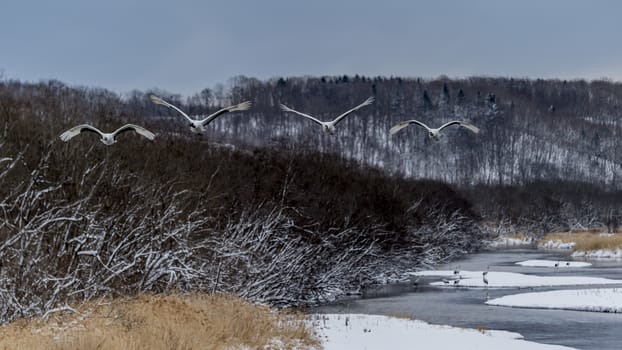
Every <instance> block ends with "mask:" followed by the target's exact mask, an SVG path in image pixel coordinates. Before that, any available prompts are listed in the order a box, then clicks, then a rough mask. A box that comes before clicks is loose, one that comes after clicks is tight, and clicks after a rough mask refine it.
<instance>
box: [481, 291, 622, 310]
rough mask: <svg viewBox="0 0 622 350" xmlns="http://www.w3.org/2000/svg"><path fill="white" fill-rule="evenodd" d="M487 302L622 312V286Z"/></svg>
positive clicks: (550, 292)
mask: <svg viewBox="0 0 622 350" xmlns="http://www.w3.org/2000/svg"><path fill="white" fill-rule="evenodd" d="M486 304H488V305H497V306H511V307H526V308H539V309H540V308H541V309H564V310H578V311H597V312H622V288H597V289H576V290H554V291H548V292H535V293H521V294H514V295H507V296H504V297H501V298H497V299H492V300H488V301H487V302H486Z"/></svg>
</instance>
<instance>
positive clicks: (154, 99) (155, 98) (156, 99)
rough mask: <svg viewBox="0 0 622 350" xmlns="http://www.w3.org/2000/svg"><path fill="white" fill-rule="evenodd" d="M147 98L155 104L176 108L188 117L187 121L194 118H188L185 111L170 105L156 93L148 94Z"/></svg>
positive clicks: (191, 120)
mask: <svg viewBox="0 0 622 350" xmlns="http://www.w3.org/2000/svg"><path fill="white" fill-rule="evenodd" d="M149 98H150V99H151V102H153V103H155V104H157V105H163V106H166V107H169V108H172V109H174V110H176V111H177V112H179V113H181V115H183V116H184V117H185V118H186V119H188V121H189V122H190V123H192V122H194V121H195V120H194V119H192V118H190V116H189V115H187V114H186V113H184V111H182V110H181V109H179V108H177V107H176V106H175V105H172V104H170V103H168V102H166V101H164V100H163V99H161V98H159V97H158V96H156V95H150V96H149Z"/></svg>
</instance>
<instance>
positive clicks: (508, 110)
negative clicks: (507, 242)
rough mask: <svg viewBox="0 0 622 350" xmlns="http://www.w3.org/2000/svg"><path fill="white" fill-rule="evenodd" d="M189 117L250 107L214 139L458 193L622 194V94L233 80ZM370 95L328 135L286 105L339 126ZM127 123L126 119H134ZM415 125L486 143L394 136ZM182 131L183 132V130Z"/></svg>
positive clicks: (588, 88) (136, 107) (220, 126)
mask: <svg viewBox="0 0 622 350" xmlns="http://www.w3.org/2000/svg"><path fill="white" fill-rule="evenodd" d="M145 94H146V93H141V92H135V93H132V94H130V95H129V96H128V98H126V99H125V100H124V104H125V105H126V107H127V108H129V111H131V113H132V114H136V115H141V116H154V115H163V114H167V115H174V113H172V111H167V110H163V109H161V108H157V109H156V108H154V106H152V105H151V104H150V102H149V100H148V99H147V97H146V96H145ZM163 94H164V95H165V96H164V97H168V98H171V99H172V100H173V101H174V102H176V103H180V104H182V106H183V108H185V109H186V110H188V111H190V112H191V113H196V114H200V113H207V112H208V111H212V110H213V109H214V108H215V106H217V105H224V104H227V103H232V102H237V101H242V100H246V99H249V100H252V101H253V102H254V104H255V106H254V108H253V109H252V111H251V112H250V113H245V114H241V115H239V116H235V117H227V118H222V119H220V120H219V121H218V122H217V123H216V124H215V130H214V132H213V133H211V135H208V136H209V137H210V138H212V139H214V138H216V139H220V140H226V141H229V142H234V141H243V142H245V143H248V144H251V145H262V144H266V143H274V142H292V141H296V142H300V143H306V144H308V145H310V146H312V147H318V148H320V149H322V150H325V151H329V152H335V153H338V154H342V155H344V156H346V157H351V158H355V159H358V160H362V161H365V162H368V163H370V164H372V165H375V166H379V167H382V168H384V169H386V170H389V171H392V172H398V173H402V174H405V175H407V176H412V177H416V178H430V179H436V180H442V181H446V182H449V183H454V184H469V185H473V184H487V185H514V184H524V183H527V182H532V181H536V180H547V181H550V180H564V181H579V182H588V183H591V184H593V185H595V186H597V187H599V188H603V189H619V188H621V187H622V183H620V181H619V178H620V175H622V168H621V166H622V149H621V147H622V140H621V135H622V133H621V131H622V130H621V128H622V123H621V118H622V111H621V110H620V107H621V103H622V84H619V83H613V82H608V81H594V82H586V81H581V80H579V81H560V80H528V79H509V78H481V77H475V78H468V79H459V80H452V79H447V78H441V79H435V80H423V79H405V78H383V77H375V78H369V77H360V76H354V77H349V76H342V77H320V78H314V77H299V78H286V79H285V78H278V79H272V80H269V81H260V80H257V79H253V78H246V77H238V78H235V79H232V80H231V82H230V84H229V85H228V86H227V87H226V88H225V87H223V86H217V87H216V88H214V89H205V90H203V91H201V92H199V93H197V94H196V95H195V96H192V97H190V98H187V99H184V100H181V99H180V98H179V96H176V95H173V94H166V93H163ZM369 96H375V97H376V102H375V103H374V104H373V105H371V106H369V107H366V108H364V109H361V110H360V111H358V112H357V113H355V115H354V116H352V117H349V118H347V119H346V120H345V121H344V122H343V123H342V124H340V125H339V128H338V133H337V134H336V135H334V136H332V137H331V136H330V135H324V134H322V133H320V132H319V128H318V127H317V126H316V125H314V124H312V123H310V122H309V121H308V120H305V119H303V118H300V117H297V116H295V115H291V114H286V113H284V112H281V111H280V110H279V108H278V104H279V103H284V104H287V105H288V106H290V107H292V108H295V109H297V110H300V111H304V112H306V113H309V114H311V115H315V116H317V117H319V118H325V119H329V118H333V117H335V116H336V115H338V114H339V113H341V112H343V111H345V110H347V109H349V108H351V107H353V106H355V105H357V104H359V103H360V102H362V101H364V100H365V99H366V98H367V97H369ZM128 113H129V112H128ZM411 118H416V119H419V120H421V121H423V122H425V123H427V124H429V125H430V126H435V125H440V124H441V123H443V122H446V121H448V120H452V119H464V120H469V121H471V122H473V123H474V124H476V125H477V126H479V127H480V128H481V130H482V132H481V133H480V134H479V135H477V136H474V135H472V134H471V133H469V132H468V131H466V130H460V129H451V130H447V132H446V135H447V137H445V138H444V140H442V141H441V142H440V143H436V142H432V141H431V140H429V139H427V137H426V134H425V132H424V131H423V130H422V129H419V128H414V127H413V128H409V129H406V130H404V131H402V132H400V133H399V134H397V135H395V136H390V135H389V133H388V129H389V128H390V127H391V126H392V125H394V124H395V123H397V122H399V121H401V120H404V119H411ZM179 124H181V121H180V123H179Z"/></svg>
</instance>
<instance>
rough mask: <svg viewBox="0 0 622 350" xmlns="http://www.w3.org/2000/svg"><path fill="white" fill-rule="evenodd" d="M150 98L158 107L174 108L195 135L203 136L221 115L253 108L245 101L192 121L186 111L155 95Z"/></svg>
mask: <svg viewBox="0 0 622 350" xmlns="http://www.w3.org/2000/svg"><path fill="white" fill-rule="evenodd" d="M149 98H151V101H152V102H153V103H155V104H158V105H163V106H166V107H169V108H172V109H174V110H176V111H177V112H179V113H181V115H183V116H184V117H185V118H186V119H187V120H188V122H189V123H190V130H191V131H192V132H194V133H197V134H201V133H203V132H204V131H205V126H207V124H209V123H211V122H212V121H213V120H214V119H216V118H218V117H219V116H220V115H222V114H225V113H229V112H235V111H245V110H247V109H249V108H251V106H252V103H251V102H250V101H244V102H242V103H238V104H237V105H233V106H229V107H226V108H222V109H219V110H218V111H216V112H214V113H212V114H210V115H208V116H207V117H205V118H203V119H192V118H190V116H188V115H187V114H186V113H184V111H182V110H181V109H179V108H177V107H176V106H174V105H172V104H170V103H168V102H166V101H164V100H163V99H161V98H159V97H158V96H155V95H151V96H149Z"/></svg>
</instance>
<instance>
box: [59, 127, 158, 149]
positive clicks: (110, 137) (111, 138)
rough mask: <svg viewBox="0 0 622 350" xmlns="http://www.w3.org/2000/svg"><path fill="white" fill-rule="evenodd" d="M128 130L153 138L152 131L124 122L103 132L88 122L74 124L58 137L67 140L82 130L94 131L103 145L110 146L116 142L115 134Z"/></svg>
mask: <svg viewBox="0 0 622 350" xmlns="http://www.w3.org/2000/svg"><path fill="white" fill-rule="evenodd" d="M128 131H135V132H136V133H137V134H139V135H141V136H144V137H146V138H147V139H149V140H153V139H155V134H154V133H152V132H151V131H149V130H147V129H145V128H143V127H142V126H138V125H134V124H126V125H123V126H122V127H120V128H118V129H117V130H115V131H114V132H111V133H105V132H102V131H101V130H99V129H97V128H96V127H94V126H91V125H88V124H82V125H78V126H74V127H73V128H71V129H69V130H67V131H65V132H64V133H62V134H61V135H60V139H61V140H63V141H65V142H67V141H69V140H70V139H72V138H74V137H76V136H78V135H79V134H80V133H83V132H92V133H95V134H97V135H99V137H100V140H101V142H103V143H104V144H105V145H107V146H110V145H112V144H114V143H116V142H117V136H118V135H119V134H122V133H124V132H128Z"/></svg>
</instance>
